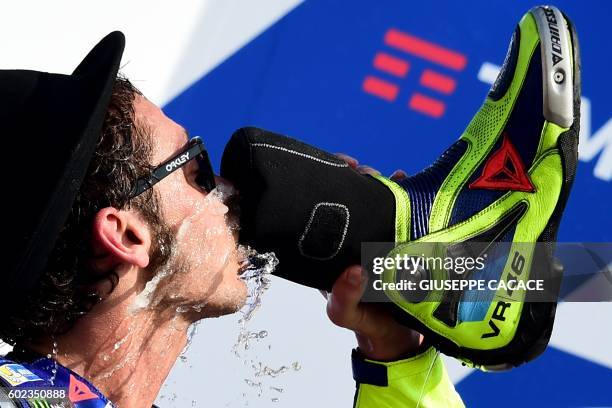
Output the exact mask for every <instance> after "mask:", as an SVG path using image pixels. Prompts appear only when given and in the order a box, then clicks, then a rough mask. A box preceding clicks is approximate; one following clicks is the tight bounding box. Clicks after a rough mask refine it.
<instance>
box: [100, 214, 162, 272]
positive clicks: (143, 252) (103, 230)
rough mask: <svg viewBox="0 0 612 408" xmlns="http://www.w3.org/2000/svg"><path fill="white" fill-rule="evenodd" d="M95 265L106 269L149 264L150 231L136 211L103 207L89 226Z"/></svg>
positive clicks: (142, 266) (141, 266)
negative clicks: (121, 265) (122, 265)
mask: <svg viewBox="0 0 612 408" xmlns="http://www.w3.org/2000/svg"><path fill="white" fill-rule="evenodd" d="M92 245H93V252H94V265H93V266H94V268H96V269H99V270H102V271H106V270H109V269H112V268H115V267H117V266H118V265H120V264H129V265H134V266H138V267H140V268H145V267H146V266H147V265H148V264H149V249H150V248H151V234H150V231H149V227H148V226H147V224H146V223H145V222H144V221H142V219H141V218H140V217H138V216H137V215H136V214H135V213H133V212H129V211H121V210H118V209H116V208H113V207H106V208H103V209H102V210H100V211H98V213H97V214H96V216H95V217H94V221H93V226H92Z"/></svg>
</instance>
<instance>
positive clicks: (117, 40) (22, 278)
mask: <svg viewBox="0 0 612 408" xmlns="http://www.w3.org/2000/svg"><path fill="white" fill-rule="evenodd" d="M124 48H125V37H124V35H123V34H122V33H121V32H119V31H115V32H112V33H110V34H108V35H107V36H105V37H104V38H103V39H102V40H101V41H100V42H99V43H98V44H97V45H96V46H95V47H94V48H93V49H92V50H91V51H90V52H89V53H88V54H87V56H86V57H85V58H84V59H83V60H82V62H81V63H80V64H79V65H78V66H77V68H76V69H75V70H74V72H73V73H72V75H71V76H70V80H71V81H75V83H74V88H75V89H77V90H78V91H77V92H76V95H77V96H76V97H79V96H82V98H81V99H82V101H79V103H80V106H79V115H75V117H74V121H75V122H76V123H73V124H72V130H71V131H72V132H75V134H76V137H75V140H74V142H73V145H72V147H71V149H70V150H69V153H68V156H67V157H66V159H67V160H66V165H65V167H64V168H63V173H62V176H61V177H60V179H59V180H58V182H57V183H56V184H55V185H54V186H53V189H52V191H51V194H50V196H49V199H48V201H47V204H46V206H45V209H44V211H43V213H42V214H41V216H40V218H39V219H38V222H37V226H36V227H35V229H34V231H33V234H32V235H31V236H30V237H29V242H28V243H27V245H26V246H25V250H24V253H23V254H22V256H20V257H19V258H18V259H19V261H18V263H17V265H15V266H16V268H15V270H14V274H13V282H12V285H10V286H9V287H11V286H12V289H14V290H15V291H14V292H13V293H15V294H18V293H24V292H25V291H27V290H28V289H31V288H32V287H33V286H34V285H35V284H36V283H37V282H38V280H39V279H40V277H41V274H42V271H43V270H44V269H45V267H46V264H47V261H48V257H49V255H50V253H51V251H52V250H53V248H54V246H55V244H56V241H57V238H58V236H59V235H60V232H61V230H62V228H63V226H64V224H65V223H66V220H67V218H68V215H69V214H70V211H71V208H72V205H73V203H74V200H75V198H76V195H77V193H78V191H79V189H80V186H81V184H82V182H83V179H84V177H85V175H86V173H87V169H88V168H89V164H90V162H91V159H92V157H93V153H94V151H95V148H96V146H97V144H98V141H99V140H100V135H101V130H102V126H103V123H104V118H105V115H106V111H107V109H108V105H109V102H110V98H111V95H112V89H113V85H114V83H115V80H116V78H117V73H118V71H119V65H120V62H121V57H122V55H123V50H124ZM49 75H51V74H49ZM61 159H63V158H61ZM61 159H60V158H58V159H57V160H61Z"/></svg>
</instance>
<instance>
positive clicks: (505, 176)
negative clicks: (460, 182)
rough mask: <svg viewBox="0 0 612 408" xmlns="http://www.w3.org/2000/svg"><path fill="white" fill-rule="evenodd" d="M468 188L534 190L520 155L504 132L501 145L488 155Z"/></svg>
mask: <svg viewBox="0 0 612 408" xmlns="http://www.w3.org/2000/svg"><path fill="white" fill-rule="evenodd" d="M470 188H471V189H477V188H480V189H485V190H514V191H527V192H530V193H532V192H534V191H535V189H534V187H533V184H531V180H530V179H529V176H528V175H527V172H526V171H525V166H524V165H523V161H522V160H521V156H520V155H519V154H518V152H517V151H516V148H515V147H514V145H513V144H512V143H511V142H510V139H509V138H508V135H507V134H506V133H504V140H503V142H502V145H501V147H500V148H499V150H498V151H496V152H495V153H493V155H492V156H491V157H489V160H488V161H487V162H486V164H485V166H484V169H483V170H482V174H481V176H480V177H479V178H478V179H477V180H476V181H474V182H473V183H472V184H470Z"/></svg>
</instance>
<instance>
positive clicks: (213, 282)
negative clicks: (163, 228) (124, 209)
mask: <svg viewBox="0 0 612 408" xmlns="http://www.w3.org/2000/svg"><path fill="white" fill-rule="evenodd" d="M134 111H135V119H136V123H137V124H139V125H141V126H142V125H144V126H146V128H147V129H148V133H150V136H151V138H152V143H153V152H152V155H153V158H152V161H153V164H154V165H158V164H160V163H162V162H164V161H166V160H167V159H168V158H170V157H172V156H174V155H176V153H177V152H179V151H180V150H181V149H182V148H183V147H184V146H185V144H186V142H187V140H188V139H187V135H186V133H185V130H184V129H183V128H182V127H181V126H180V125H178V124H177V123H175V122H174V121H172V120H171V119H169V118H168V117H167V116H166V115H165V114H164V113H163V112H162V111H161V109H159V108H158V107H157V106H155V105H154V104H152V103H151V102H149V101H148V100H147V99H146V98H144V97H142V96H137V97H136V100H135V101H134ZM197 171H198V165H197V162H196V161H195V160H192V161H190V162H189V163H188V165H186V166H184V167H183V168H182V169H181V170H179V171H175V172H174V173H172V174H171V175H170V176H168V177H166V178H165V179H163V180H162V181H161V182H160V183H158V184H157V185H156V186H155V187H154V188H155V189H156V191H157V193H158V194H159V196H160V204H161V209H162V213H163V214H162V216H163V219H164V220H165V222H166V224H167V226H168V227H169V228H170V229H171V230H172V232H173V234H174V236H175V238H176V245H175V248H172V255H171V258H170V261H169V262H168V263H167V264H166V265H165V266H163V267H162V268H161V270H160V271H158V272H157V274H158V275H159V276H160V277H161V279H160V278H157V279H159V283H158V284H157V287H156V288H155V291H154V293H153V296H152V299H151V300H152V301H153V300H154V301H155V304H159V305H160V306H161V307H168V306H170V307H173V308H175V309H176V310H177V311H179V312H181V313H186V314H188V315H190V318H192V319H193V320H197V319H199V318H202V317H210V316H218V315H222V314H227V313H232V312H235V311H237V310H238V309H239V308H240V307H241V306H242V305H243V304H244V302H245V299H246V286H245V284H244V282H243V281H242V280H241V279H240V278H239V276H238V272H239V269H240V265H239V262H240V259H239V258H240V257H239V254H238V250H237V231H236V227H237V224H236V222H235V218H234V217H235V214H232V213H231V212H230V210H229V208H228V206H226V205H225V203H224V201H223V199H224V198H225V197H224V195H226V194H224V192H226V191H228V190H231V188H232V187H231V185H229V183H228V182H226V181H224V180H222V179H220V178H217V188H216V189H215V190H214V191H213V192H212V193H208V194H207V193H206V192H205V191H204V190H202V189H201V188H200V187H199V186H198V185H197V184H196V182H195V179H196V175H197ZM219 192H221V193H219Z"/></svg>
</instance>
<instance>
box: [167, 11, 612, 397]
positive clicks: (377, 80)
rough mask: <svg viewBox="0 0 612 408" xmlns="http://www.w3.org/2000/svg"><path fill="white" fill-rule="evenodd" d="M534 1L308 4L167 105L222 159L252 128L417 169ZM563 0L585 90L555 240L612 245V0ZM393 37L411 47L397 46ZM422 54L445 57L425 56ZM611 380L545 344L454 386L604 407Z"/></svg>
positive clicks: (441, 144) (489, 73)
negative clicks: (537, 353)
mask: <svg viewBox="0 0 612 408" xmlns="http://www.w3.org/2000/svg"><path fill="white" fill-rule="evenodd" d="M533 5H534V4H533V3H531V2H525V1H513V2H498V1H472V2H407V1H393V0H384V1H383V0H381V1H376V2H372V1H363V0H358V1H357V0H354V1H351V2H346V1H330V0H325V1H323V0H311V1H307V2H305V3H303V4H301V5H300V6H298V7H297V8H295V9H294V10H292V11H291V12H290V13H288V14H287V15H286V16H284V17H283V18H282V19H280V20H279V21H277V22H276V23H275V24H273V25H272V26H271V27H270V28H268V29H267V30H265V31H264V32H263V33H262V34H261V35H259V36H257V37H256V38H254V39H253V40H252V41H250V42H249V43H248V44H247V45H246V46H244V47H242V48H241V49H240V50H239V51H238V52H236V53H235V54H233V55H232V56H231V57H230V58H228V59H227V60H225V61H224V62H223V63H221V64H220V65H218V66H217V67H216V68H215V69H214V70H212V71H211V72H209V73H208V74H206V75H205V76H204V77H202V78H200V79H199V80H198V81H196V82H195V83H193V84H192V85H191V86H190V87H188V88H187V89H186V90H185V91H184V92H182V93H181V94H180V95H178V96H177V97H176V98H174V99H173V100H172V101H170V102H169V103H168V104H167V105H166V106H165V107H164V109H165V111H166V112H167V113H168V114H169V115H170V116H171V117H172V118H173V119H175V120H177V122H179V123H181V124H183V125H184V126H185V127H186V128H188V129H189V131H190V133H191V134H197V135H202V136H203V137H204V139H205V141H206V144H207V146H208V148H209V150H210V151H211V157H212V158H213V161H215V164H216V165H217V167H218V164H219V159H220V157H221V154H222V151H223V147H224V144H225V142H226V141H227V139H228V138H229V136H230V135H231V134H232V132H233V131H234V130H236V129H237V128H239V127H241V126H246V125H251V126H258V127H263V128H266V129H270V130H273V131H276V132H279V133H284V134H287V135H290V136H293V137H296V138H298V139H302V140H304V141H306V142H308V143H311V144H314V145H316V146H319V147H321V148H323V149H326V150H329V151H333V152H345V153H348V154H350V155H352V156H354V157H356V158H358V159H359V160H360V162H362V163H366V164H369V165H371V166H373V167H375V168H378V169H379V170H381V171H382V172H383V173H387V174H389V173H391V172H392V171H393V170H395V169H396V168H403V169H404V170H406V171H407V172H409V173H415V172H417V171H419V170H420V169H422V168H423V167H425V166H427V165H428V164H430V163H431V162H432V161H433V160H434V159H435V158H436V157H437V156H438V155H439V154H440V153H441V152H442V151H444V149H445V148H446V147H447V146H448V145H450V144H451V143H452V142H453V141H454V140H456V139H457V138H458V137H459V135H460V134H461V132H462V131H463V129H464V128H465V126H466V125H467V123H468V122H469V121H470V119H471V118H472V116H473V115H474V113H475V112H476V111H477V109H478V108H479V106H480V104H481V103H482V101H483V99H484V97H485V95H486V93H487V91H488V89H489V87H490V85H491V81H492V80H493V79H494V72H495V67H496V66H497V67H498V66H499V65H501V63H502V62H503V59H504V56H505V53H506V49H507V46H508V42H509V40H510V36H511V34H512V32H513V30H514V27H515V25H516V24H517V22H518V21H519V20H520V18H521V16H522V15H523V14H524V13H525V12H526V11H527V10H528V9H529V8H530V7H532V6H533ZM556 5H557V6H558V7H559V8H561V10H562V11H564V12H565V13H566V14H567V15H568V16H570V18H571V19H572V20H573V22H574V24H575V26H576V27H577V30H578V34H579V38H580V45H581V52H582V66H583V78H582V84H583V88H582V92H583V96H584V97H585V99H584V102H583V109H582V116H583V118H582V127H583V128H582V132H581V140H580V143H581V151H580V153H581V157H580V163H579V168H578V175H577V179H576V182H575V186H574V190H573V192H572V194H571V197H570V200H569V203H568V207H567V210H566V212H565V217H564V220H563V222H562V225H561V230H560V235H559V240H560V241H574V242H576V241H590V242H593V241H610V240H612V216H610V207H611V205H610V202H611V200H612V181H611V180H612V121H611V119H610V112H611V107H612V102H611V91H612V84H611V82H610V81H609V79H608V78H609V70H610V66H611V62H612V57H611V56H610V53H609V50H610V43H609V39H608V37H609V35H608V31H609V20H610V15H612V3H609V2H603V1H602V2H571V1H561V2H557V3H556ZM231 29H232V27H226V30H231ZM398 33H399V34H398ZM394 35H395V36H396V37H397V36H398V35H399V37H400V40H401V41H400V42H402V41H403V42H402V44H404V45H406V44H408V45H406V47H408V48H409V49H411V50H412V51H410V50H408V51H406V49H403V50H402V49H398V47H397V46H394V45H393V44H394V41H393V38H392V37H393V36H394ZM396 39H397V38H396ZM415 44H416V45H415ZM411 47H412V48H411ZM424 49H425V50H429V51H432V50H433V53H434V54H435V55H438V56H439V58H438V59H436V58H431V57H430V58H423V55H420V54H419V50H424ZM425 72H427V73H428V74H425ZM415 95H416V96H415ZM415 99H416V101H415ZM419 100H420V101H421V102H420V103H419ZM575 337H576V341H580V337H581V336H580V335H579V334H576V336H575ZM611 353H612V351H611ZM610 384H612V370H610V369H609V368H607V367H605V366H604V365H599V364H597V363H596V362H592V361H587V360H585V359H582V358H580V357H577V356H574V355H572V354H569V353H566V352H562V351H560V350H557V349H555V348H552V347H551V348H549V350H548V351H547V352H546V353H545V354H544V355H543V356H542V357H541V358H539V359H537V360H536V361H534V362H533V363H531V364H528V365H527V366H525V367H523V368H520V369H517V370H513V371H511V372H509V373H503V374H493V375H491V374H483V373H473V374H470V375H468V376H467V377H465V378H464V379H463V380H462V381H461V382H460V383H459V384H458V391H459V392H460V393H461V394H462V395H463V397H464V399H465V402H466V404H467V406H516V405H518V404H521V405H523V404H524V403H525V401H530V403H529V406H610V405H612V393H610V391H609V388H608V387H609V385H610ZM502 392H503V394H502ZM501 395H504V398H503V399H501V400H500V396H501ZM492 401H494V402H492Z"/></svg>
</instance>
